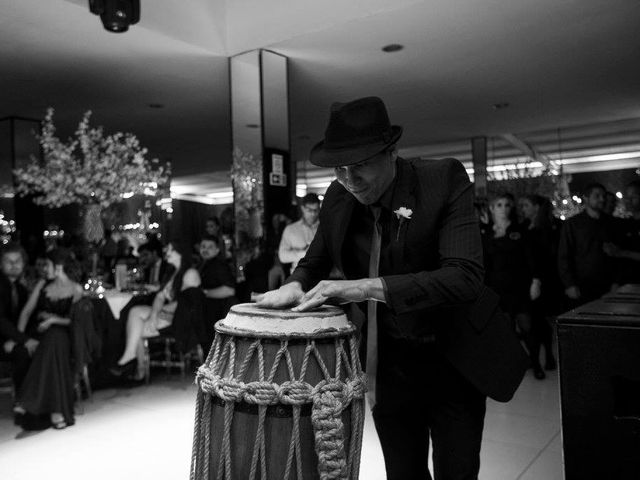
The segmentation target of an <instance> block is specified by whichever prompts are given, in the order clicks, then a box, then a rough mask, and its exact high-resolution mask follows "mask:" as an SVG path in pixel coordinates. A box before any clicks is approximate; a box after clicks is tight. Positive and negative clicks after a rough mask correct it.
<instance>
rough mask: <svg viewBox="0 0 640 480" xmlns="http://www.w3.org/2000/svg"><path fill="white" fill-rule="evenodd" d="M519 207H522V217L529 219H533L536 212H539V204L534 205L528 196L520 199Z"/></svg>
mask: <svg viewBox="0 0 640 480" xmlns="http://www.w3.org/2000/svg"><path fill="white" fill-rule="evenodd" d="M518 207H519V209H520V212H521V214H522V217H523V218H526V219H528V220H532V221H533V219H534V218H535V216H536V214H537V213H538V205H534V204H533V203H532V202H531V200H529V199H528V198H522V199H520V200H518Z"/></svg>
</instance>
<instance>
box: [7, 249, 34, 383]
mask: <svg viewBox="0 0 640 480" xmlns="http://www.w3.org/2000/svg"><path fill="white" fill-rule="evenodd" d="M0 255H1V256H0V269H1V272H0V359H2V360H4V359H7V360H10V361H11V364H12V373H13V375H12V376H13V385H14V388H15V390H16V391H17V390H18V389H19V388H20V386H21V385H22V381H23V380H24V376H25V375H26V374H27V370H28V369H29V364H30V363H31V357H32V355H33V354H34V352H35V351H36V348H37V346H38V341H37V340H36V339H34V338H33V337H30V336H29V335H27V334H25V333H24V332H21V331H20V330H19V329H18V319H19V317H20V312H21V311H22V309H23V307H24V305H25V303H27V298H29V292H28V291H27V288H26V287H25V286H24V285H23V284H22V281H21V280H22V276H23V273H24V267H25V263H26V253H25V252H24V250H23V249H22V247H21V246H20V245H18V244H17V243H11V244H8V245H6V246H4V247H3V249H2V252H1V253H0Z"/></svg>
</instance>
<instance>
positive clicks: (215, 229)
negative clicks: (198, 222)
mask: <svg viewBox="0 0 640 480" xmlns="http://www.w3.org/2000/svg"><path fill="white" fill-rule="evenodd" d="M204 234H205V236H207V237H215V238H217V239H218V249H219V250H220V252H221V253H222V258H223V259H226V258H227V248H226V246H225V244H224V241H223V240H222V231H221V225H220V220H219V219H218V217H215V216H214V217H209V218H207V220H206V221H205V223H204ZM197 249H198V250H199V249H200V247H199V246H198V248H197Z"/></svg>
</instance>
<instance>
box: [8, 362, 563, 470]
mask: <svg viewBox="0 0 640 480" xmlns="http://www.w3.org/2000/svg"><path fill="white" fill-rule="evenodd" d="M557 378H558V377H557V372H552V373H551V375H549V376H548V377H547V379H545V380H543V381H539V380H535V379H534V378H533V375H532V373H531V371H528V372H527V375H526V377H525V379H524V381H523V383H522V385H521V387H520V389H519V390H518V392H517V393H516V396H515V398H514V399H513V400H512V401H511V402H509V403H507V404H500V403H496V402H493V401H489V403H488V406H487V417H486V422H485V425H486V426H485V433H484V441H483V444H482V464H481V470H480V478H481V479H482V480H516V479H517V480H520V479H526V480H555V479H562V450H561V448H562V446H561V445H562V444H561V438H560V413H559V394H558V381H557ZM195 392H196V387H195V386H194V385H193V384H191V382H190V381H188V380H186V381H181V380H179V379H178V377H177V376H176V377H175V378H173V379H166V377H164V375H163V374H158V375H157V376H155V377H154V378H153V383H152V384H151V385H149V386H145V387H137V388H134V389H111V390H102V391H98V392H95V394H94V398H93V401H92V402H84V407H85V408H84V410H85V412H84V414H81V415H78V416H77V418H76V425H75V426H73V427H70V428H67V429H65V430H61V431H56V430H52V429H49V430H45V431H42V432H29V433H25V432H22V431H21V430H20V429H19V428H18V427H15V426H14V425H13V421H12V418H11V415H10V409H11V404H10V399H9V397H8V396H7V395H1V396H0V478H1V479H2V480H32V479H33V480H41V479H42V478H54V479H55V478H60V479H63V478H64V479H65V480H76V479H77V480H80V479H82V480H85V479H86V478H91V479H92V480H102V479H105V480H106V479H113V478H119V479H154V480H165V479H166V480H176V479H186V478H188V475H189V465H190V459H191V443H192V435H193V421H194V405H195ZM360 478H362V479H366V480H377V479H380V480H382V479H384V478H385V475H384V463H383V461H382V455H381V451H380V447H379V444H378V442H377V438H376V435H375V430H374V428H373V424H372V420H371V417H368V418H367V419H366V424H365V438H364V444H363V455H362V467H361V474H360Z"/></svg>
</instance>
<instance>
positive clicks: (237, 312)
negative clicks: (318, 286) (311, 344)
mask: <svg viewBox="0 0 640 480" xmlns="http://www.w3.org/2000/svg"><path fill="white" fill-rule="evenodd" d="M215 328H216V332H219V333H226V334H229V335H236V336H243V337H259V338H326V337H337V336H343V335H348V334H350V333H353V332H354V331H355V326H354V325H353V324H352V323H350V322H349V321H348V320H347V316H346V314H345V313H344V311H343V310H342V309H341V308H339V307H334V306H330V305H323V306H321V307H318V308H316V309H314V310H310V311H307V312H293V311H291V309H283V310H276V309H270V308H261V307H258V306H256V305H255V304H254V303H241V304H239V305H234V306H233V307H231V310H230V311H229V313H228V314H227V316H226V318H224V319H223V320H220V321H219V322H217V323H216V327H215Z"/></svg>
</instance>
